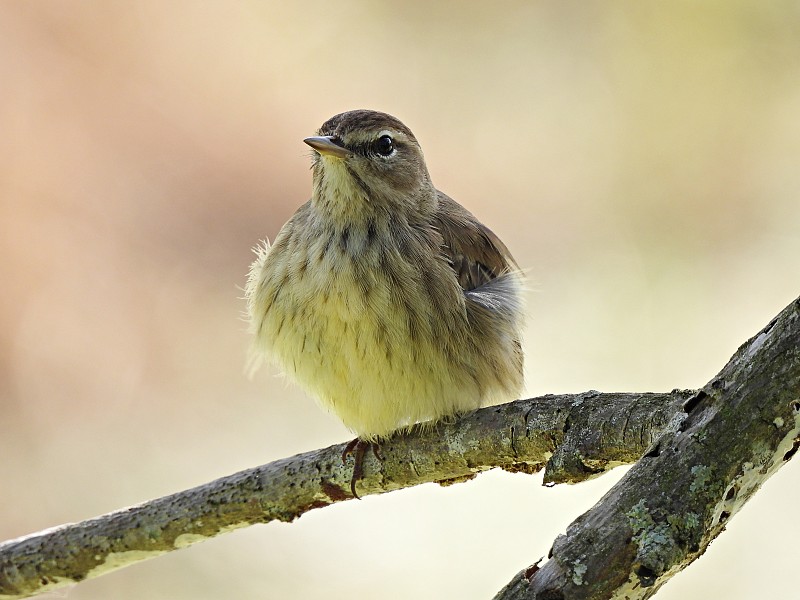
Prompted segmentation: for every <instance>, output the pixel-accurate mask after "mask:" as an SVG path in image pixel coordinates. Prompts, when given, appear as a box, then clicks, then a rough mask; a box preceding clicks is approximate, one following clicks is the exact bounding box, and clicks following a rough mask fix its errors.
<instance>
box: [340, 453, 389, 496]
mask: <svg viewBox="0 0 800 600" xmlns="http://www.w3.org/2000/svg"><path fill="white" fill-rule="evenodd" d="M367 448H371V449H372V453H373V454H374V455H375V458H377V459H378V460H383V456H381V451H380V444H378V442H367V441H365V440H362V439H360V438H356V439H354V440H351V441H350V442H348V444H347V446H345V447H344V450H343V451H342V463H346V462H347V457H348V456H349V455H351V454H352V455H353V476H352V477H351V478H350V491H351V492H352V493H353V498H357V499H358V500H361V497H360V496H359V495H358V494H357V493H356V483H358V481H359V480H360V479H361V478H362V477H363V476H364V454H366V452H367Z"/></svg>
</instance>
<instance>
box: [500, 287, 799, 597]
mask: <svg viewBox="0 0 800 600" xmlns="http://www.w3.org/2000/svg"><path fill="white" fill-rule="evenodd" d="M798 446H800V299H798V300H796V301H795V302H794V303H792V304H791V305H789V306H788V307H787V308H786V309H785V310H783V311H782V312H781V314H780V315H778V317H776V318H775V319H774V320H773V321H772V322H770V323H769V325H767V326H766V327H765V328H764V329H763V330H762V331H761V332H760V333H759V334H758V335H756V336H755V337H753V338H752V339H751V340H749V341H748V342H746V343H745V344H744V345H742V347H741V348H739V350H738V351H737V352H736V354H735V355H734V356H733V358H732V359H731V361H730V362H729V363H728V364H727V365H726V366H725V368H724V369H722V371H721V372H720V373H719V375H717V376H716V377H715V378H714V379H713V380H712V381H711V382H710V383H709V384H708V385H706V386H705V387H704V388H703V389H702V390H700V391H699V392H698V393H697V394H695V395H694V396H693V397H692V398H690V399H689V400H688V401H687V402H686V404H685V405H684V407H683V410H682V411H681V413H680V415H679V416H678V418H676V419H674V420H673V421H672V423H671V424H670V426H669V427H667V428H666V430H665V431H664V432H663V434H662V435H660V436H659V438H658V439H657V440H656V442H655V443H654V444H653V445H652V447H651V448H650V449H649V450H648V451H647V453H646V454H645V455H644V456H643V457H642V459H641V460H640V461H639V462H638V463H637V464H636V465H635V466H634V467H633V468H632V469H631V470H630V471H629V472H628V473H627V474H626V476H625V477H624V478H623V479H622V480H621V481H620V482H619V483H618V484H617V485H616V486H614V488H612V489H611V490H610V491H609V492H608V494H606V496H605V497H604V498H603V499H602V500H601V501H600V502H599V503H598V504H597V505H595V506H594V507H593V508H592V509H591V510H590V511H588V512H587V513H585V514H584V515H582V516H581V517H579V518H578V519H577V520H576V521H575V522H573V523H572V524H571V525H570V526H569V528H568V529H567V533H566V535H564V536H559V538H558V539H556V541H555V543H554V545H553V548H552V550H551V551H550V557H549V558H550V560H548V561H547V562H546V563H545V564H544V565H543V566H541V567H538V566H536V565H534V566H532V567H529V568H528V569H527V570H525V571H523V572H521V573H519V574H518V575H517V576H516V577H515V578H514V579H513V580H512V581H511V583H509V584H508V586H506V588H504V589H503V590H502V591H501V592H500V593H499V594H498V595H497V596H496V600H499V599H503V600H511V599H514V600H519V599H523V598H525V599H533V598H539V599H542V598H548V599H551V600H556V599H569V600H574V599H584V598H586V599H588V598H592V599H606V598H620V599H621V598H625V599H626V600H627V599H630V600H633V599H637V598H649V597H650V596H652V595H653V594H654V593H655V592H656V591H657V590H658V589H659V587H660V586H661V585H663V584H664V583H665V582H666V581H667V580H669V579H670V578H671V577H672V576H673V575H675V574H676V573H678V572H679V571H680V570H682V569H683V568H685V567H686V566H687V565H689V564H690V563H691V562H693V561H694V560H696V559H697V558H698V557H699V556H700V555H702V554H703V552H705V549H706V548H707V547H708V545H709V544H710V543H711V541H712V540H713V539H714V538H715V537H716V536H717V535H719V534H720V533H721V532H722V531H723V529H724V528H725V524H726V522H727V521H728V520H729V519H730V518H731V517H732V516H733V515H734V514H736V512H737V511H738V510H739V509H740V508H741V507H742V505H743V504H744V503H745V502H746V501H747V500H748V499H749V498H750V497H751V496H752V495H753V494H754V493H755V492H756V490H757V489H758V488H759V487H760V486H761V484H762V483H763V482H764V481H765V480H766V479H767V478H768V477H770V476H771V475H772V474H773V473H775V472H776V471H777V470H778V469H779V468H780V467H781V466H783V465H784V464H785V463H786V462H787V461H788V460H789V459H790V458H791V457H792V456H793V455H794V454H795V452H796V451H797V449H798Z"/></svg>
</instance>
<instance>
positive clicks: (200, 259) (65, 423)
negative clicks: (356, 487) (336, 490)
mask: <svg viewBox="0 0 800 600" xmlns="http://www.w3.org/2000/svg"><path fill="white" fill-rule="evenodd" d="M799 56H800V9H798V6H797V4H796V3H794V2H788V1H783V0H781V1H776V2H770V3H752V2H738V1H733V2H731V1H727V2H722V1H711V2H706V3H702V4H697V3H690V2H672V3H659V4H656V3H625V4H614V5H612V4H585V3H580V2H574V1H569V2H549V3H545V2H537V3H530V2H523V1H511V2H504V3H502V5H499V4H492V3H454V2H446V3H436V4H430V3H423V2H410V3H402V4H398V3H393V4H388V3H386V4H385V3H369V2H366V1H363V0H362V1H358V0H338V1H337V2H324V1H320V0H307V1H306V2H303V3H280V2H255V1H250V2H205V3H199V2H189V1H173V2H168V3H165V2H156V1H153V0H148V1H141V2H134V3H129V2H119V1H107V2H102V3H96V2H94V3H90V2H85V1H82V0H77V1H73V2H56V1H34V2H16V3H12V2H6V3H2V4H0V81H2V84H1V85H2V88H1V89H2V91H1V92H0V281H2V282H3V285H2V289H3V292H2V294H0V412H1V413H2V418H1V419H0V454H1V455H2V457H3V460H2V461H0V481H2V482H3V493H2V494H0V539H7V538H11V537H16V536H19V535H22V534H26V533H30V532H32V531H36V530H39V529H43V528H45V527H49V526H52V525H56V524H60V523H64V522H70V521H79V520H82V519H85V518H88V517H92V516H95V515H98V514H101V513H104V512H108V511H111V510H114V509H117V508H121V507H124V506H127V505H130V504H134V503H138V502H141V501H144V500H147V499H150V498H154V497H157V496H161V495H164V494H168V493H171V492H174V491H177V490H181V489H184V488H187V487H190V486H194V485H198V484H201V483H204V482H206V481H209V480H211V479H214V478H216V477H219V476H222V475H225V474H228V473H231V472H234V471H236V470H239V469H243V468H246V467H249V466H253V465H257V464H261V463H264V462H268V461H270V460H274V459H277V458H281V457H284V456H287V455H291V454H294V453H297V452H301V451H306V450H310V449H313V448H318V447H322V446H325V445H329V444H332V443H336V442H341V441H344V440H346V439H349V437H350V434H349V433H348V432H347V431H346V430H345V429H344V428H343V427H342V426H341V425H340V424H339V423H338V422H337V421H336V420H335V419H334V418H332V417H330V416H328V415H326V414H325V413H323V412H322V411H320V410H319V409H318V408H317V407H316V406H315V405H314V403H313V401H312V400H310V399H308V398H306V397H305V396H304V395H303V394H302V393H301V392H299V391H298V390H297V389H295V388H293V387H289V386H287V385H286V384H284V382H283V380H282V379H280V378H279V377H277V372H275V371H274V370H273V371H269V370H264V371H262V372H260V373H259V374H258V375H257V376H256V377H255V379H254V380H252V381H250V380H248V379H247V378H246V377H245V376H244V360H245V352H246V348H247V345H248V341H249V340H248V337H247V335H246V333H245V324H244V322H243V321H242V319H241V312H242V311H243V309H244V304H243V302H242V301H241V299H240V296H241V290H240V287H241V286H242V285H243V284H244V280H245V275H246V272H247V269H248V265H249V263H250V261H251V260H252V258H253V255H252V254H251V250H250V249H251V247H253V246H254V245H255V244H256V243H257V242H258V241H259V240H260V239H262V238H264V237H274V235H275V234H276V232H277V231H278V229H279V228H280V226H281V225H282V224H283V223H284V221H285V220H286V219H287V218H288V217H289V216H290V215H291V214H292V212H294V210H296V208H297V207H298V206H299V205H300V204H301V203H303V202H304V201H305V200H306V199H307V198H308V195H309V193H310V173H309V170H308V167H309V159H308V149H307V148H306V147H305V146H304V144H303V143H302V139H303V138H304V137H306V136H308V135H311V134H313V133H314V130H315V129H316V128H317V127H318V126H319V125H320V124H321V123H322V122H323V121H324V120H325V119H327V118H328V117H330V116H332V115H333V114H335V113H338V112H341V111H344V110H348V109H352V108H374V109H378V110H383V111H386V112H390V113H392V114H395V115H396V116H398V117H399V118H400V119H402V120H403V121H404V122H405V123H406V124H407V125H409V126H410V127H411V128H412V130H413V131H414V132H415V133H416V135H417V137H418V138H419V140H420V142H421V144H422V146H423V148H424V150H425V152H426V157H427V161H428V167H429V170H430V172H431V174H432V176H433V179H434V182H435V183H436V184H437V186H438V187H439V188H440V189H442V190H443V191H445V192H447V193H448V194H450V195H452V196H453V197H455V198H456V199H458V200H459V201H460V202H461V203H462V204H464V205H465V206H467V207H468V208H469V209H470V210H472V211H473V212H474V213H475V214H476V215H477V216H478V217H479V218H481V219H482V220H483V221H485V222H486V223H487V224H489V225H490V226H491V227H492V228H493V229H494V230H495V231H496V232H497V233H498V234H500V235H501V236H502V237H503V239H504V240H505V241H506V242H507V244H508V245H509V247H510V248H511V249H512V251H513V252H514V254H515V255H516V257H517V259H518V260H519V262H520V263H521V264H522V265H524V266H525V267H527V268H528V269H529V273H530V282H531V291H530V294H529V299H528V305H529V312H530V320H529V326H528V331H527V338H526V350H527V356H528V359H527V360H528V368H527V375H528V381H529V383H528V393H529V394H536V395H538V394H544V393H548V392H553V393H556V392H566V391H569V392H579V391H585V390H587V389H599V390H605V391H612V390H625V391H656V390H657V391H662V390H670V389H672V388H678V387H680V388H691V387H698V386H701V385H703V384H704V383H705V382H706V381H708V380H709V379H710V378H711V377H712V376H713V375H714V374H715V373H716V372H717V371H718V370H719V369H720V368H721V367H722V366H723V365H724V364H725V362H726V361H727V360H728V358H729V357H730V356H731V355H732V354H733V352H734V351H735V350H736V348H737V347H738V346H739V345H740V344H741V343H742V342H744V341H745V340H746V339H747V338H748V337H750V336H751V335H753V334H754V333H756V332H757V331H758V330H759V329H760V328H761V327H763V326H764V325H765V324H766V323H767V322H768V321H769V320H770V319H771V318H772V317H773V316H774V315H775V314H777V313H778V311H779V310H781V309H782V308H783V307H784V306H785V305H786V304H788V303H789V302H790V301H792V300H793V299H794V298H795V297H797V296H798V295H799V294H800V168H799V165H800V60H798V57H799ZM796 462H797V461H796V460H795V461H792V463H790V464H789V465H788V466H787V467H786V468H785V469H783V470H782V471H781V472H780V473H779V474H778V475H777V476H776V477H775V478H773V479H772V480H770V482H769V483H768V484H767V486H765V488H764V489H763V490H762V492H761V493H759V494H758V495H757V496H756V498H755V499H754V500H753V501H752V502H751V503H750V504H748V505H747V506H746V507H745V509H744V510H743V511H742V512H741V513H740V514H739V515H737V516H736V517H735V518H734V519H733V520H732V521H731V523H730V526H729V527H728V531H727V532H726V533H725V534H723V535H722V536H721V537H720V538H719V539H718V540H717V541H716V542H715V543H714V544H713V546H712V547H711V548H710V550H709V551H708V552H707V553H706V555H705V556H704V557H702V558H701V559H700V561H699V562H698V563H696V564H695V565H694V566H693V567H692V568H690V569H689V570H687V571H686V572H684V573H682V574H681V575H679V576H678V577H677V578H675V579H674V580H673V581H672V582H670V583H669V584H667V585H666V586H665V587H664V588H663V589H662V590H661V592H659V595H658V597H659V598H660V599H662V600H669V599H673V600H676V599H693V598H707V597H710V596H712V597H724V598H727V599H728V600H738V599H745V598H747V599H749V598H753V597H789V596H791V595H792V594H793V593H794V584H793V580H792V578H790V577H786V575H785V574H786V573H787V572H792V569H794V562H795V560H794V559H795V558H796V551H795V548H794V544H793V540H794V539H796V538H797V537H798V535H800V530H799V529H798V527H797V525H796V524H794V521H793V520H792V518H791V516H792V515H793V514H794V510H795V500H794V499H795V498H796V496H797V494H798V492H799V491H800V477H799V476H798V474H799V473H800V471H798V466H797V464H795V463H796ZM622 471H623V470H622V469H618V470H617V471H615V472H614V473H612V474H611V475H608V476H605V477H603V478H601V479H599V480H597V481H593V482H589V483H586V484H581V485H578V486H574V487H566V486H559V487H556V488H553V489H545V488H542V487H541V476H536V477H531V476H525V475H510V474H507V473H494V472H492V473H488V474H484V475H482V476H480V477H479V478H478V479H477V480H475V481H473V482H470V483H468V484H464V485H458V486H453V487H450V488H446V489H445V488H439V487H437V486H434V485H430V486H422V487H420V488H416V489H412V490H405V491H402V492H399V493H393V494H388V495H385V496H383V497H379V498H368V499H366V500H364V501H363V502H358V503H356V502H350V503H346V504H344V505H340V506H335V507H332V508H329V509H326V510H318V511H313V512H312V513H310V514H308V515H306V516H304V517H302V518H301V519H300V520H299V521H297V522H295V523H293V524H291V525H284V524H271V525H267V526H262V527H252V528H249V529H247V530H243V531H237V532H235V533H233V534H229V535H226V536H223V537H221V538H218V539H216V540H213V541H209V542H206V543H204V544H201V545H199V546H195V547H192V548H190V549H188V550H183V551H180V552H176V553H173V554H171V555H168V556H164V557H161V558H157V559H155V560H151V561H148V562H146V563H142V564H139V565H137V566H134V567H131V568H128V569H124V570H122V571H119V572H116V573H113V574H110V575H107V576H104V577H102V578H100V579H97V580H93V581H88V582H86V583H83V584H81V585H78V586H76V587H74V588H72V589H70V590H69V591H68V592H65V593H61V594H54V596H55V597H59V598H63V597H65V596H67V597H69V598H72V599H75V600H77V599H80V600H85V599H100V598H110V597H113V598H116V599H121V600H126V599H134V598H148V599H156V600H157V599H168V598H169V599H181V598H194V599H200V598H203V599H206V598H208V599H210V598H220V597H226V598H240V599H249V598H253V599H255V598H259V599H265V598H266V599H269V598H286V597H299V598H303V597H319V596H323V595H324V596H325V597H326V598H327V599H328V600H334V599H339V598H342V599H344V598H352V597H353V596H354V595H357V596H362V597H380V598H388V599H394V598H408V597H418V598H443V597H458V598H469V599H472V598H474V599H482V598H491V597H492V596H493V595H494V593H495V592H496V591H497V590H499V589H500V588H501V587H502V586H503V585H504V584H505V583H506V582H507V581H508V580H509V579H510V578H511V577H512V576H513V575H514V574H515V573H516V572H517V571H519V570H520V569H522V568H525V567H526V566H527V565H529V564H530V563H532V562H534V561H535V560H536V559H537V558H538V557H539V556H542V555H545V554H546V553H547V551H548V549H549V547H550V544H551V543H552V541H553V539H554V537H555V536H556V535H557V534H558V533H560V532H562V531H563V530H564V529H565V528H566V526H567V525H568V524H569V522H571V521H572V520H573V519H574V518H575V517H577V516H578V515H579V514H580V513H581V512H583V511H584V510H586V509H587V508H589V507H590V506H591V505H592V504H594V502H596V501H597V499H598V498H599V497H600V495H601V494H602V493H603V492H604V491H605V490H606V489H608V487H609V486H611V485H612V484H613V483H614V482H615V481H616V480H617V479H618V478H619V477H620V476H621V475H622ZM754 573H756V574H757V576H754V575H753V574H754Z"/></svg>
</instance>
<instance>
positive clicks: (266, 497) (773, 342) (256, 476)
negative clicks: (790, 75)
mask: <svg viewBox="0 0 800 600" xmlns="http://www.w3.org/2000/svg"><path fill="white" fill-rule="evenodd" d="M799 314H800V300H798V301H795V302H794V303H793V304H792V305H790V306H789V307H787V308H786V309H785V310H784V311H783V312H782V313H781V314H780V315H779V316H778V317H776V318H775V319H774V320H773V321H772V322H771V323H770V324H769V325H768V326H767V327H766V328H765V329H764V330H763V331H762V332H761V333H759V334H758V335H757V336H756V337H754V338H753V339H752V340H750V341H749V342H747V343H746V344H744V345H743V346H742V347H741V348H740V349H739V351H738V352H737V353H736V355H735V356H734V357H733V359H731V361H730V363H729V364H728V365H727V366H726V367H725V368H724V369H723V370H722V371H721V372H720V374H719V375H718V376H717V377H716V378H715V379H714V380H713V381H712V382H711V383H709V384H708V385H707V386H705V387H704V388H703V389H702V390H699V391H680V390H675V391H673V392H671V393H665V394H653V393H644V394H604V393H600V392H594V391H592V392H587V393H584V394H571V395H559V396H544V397H540V398H533V399H529V400H519V401H516V402H511V403H509V404H505V405H501V406H495V407H489V408H484V409H481V410H479V411H476V412H475V413H473V414H471V415H469V416H467V417H464V418H462V419H459V420H458V421H455V422H453V423H448V424H440V425H438V426H437V427H434V428H429V429H421V428H415V429H414V430H412V431H411V432H409V433H408V434H404V435H397V436H395V437H393V438H392V439H390V440H389V441H388V442H385V443H384V444H383V445H382V447H381V458H380V460H379V459H378V458H377V457H375V456H373V455H372V453H367V455H366V457H365V464H364V477H363V479H362V480H360V481H359V484H358V493H359V495H360V496H365V495H368V494H380V493H384V492H389V491H392V490H396V489H401V488H405V487H410V486H414V485H418V484H421V483H428V482H438V483H441V484H442V485H449V484H452V483H457V482H460V481H466V480H468V479H471V478H473V477H475V476H476V474H477V473H479V472H481V471H485V470H488V469H492V468H495V467H500V468H502V469H505V470H508V471H515V472H519V471H523V472H529V473H533V472H536V471H538V470H540V469H542V468H544V469H545V476H544V478H545V482H546V483H561V482H578V481H582V480H585V479H588V478H590V477H593V476H597V475H599V474H601V473H603V472H605V471H607V470H608V469H610V468H612V467H614V466H616V465H620V464H626V463H633V462H636V461H637V460H639V458H640V457H641V456H642V454H643V453H645V456H644V457H642V460H639V462H638V463H637V465H636V466H635V467H634V468H633V469H632V470H631V471H630V472H629V473H628V474H627V475H626V477H625V478H624V479H623V480H622V481H620V483H619V484H618V485H617V486H615V487H614V488H613V489H612V490H611V492H609V494H607V495H606V497H605V498H603V499H602V500H601V501H600V502H599V503H598V505H597V506H595V508H593V509H592V510H591V511H589V512H588V513H586V514H585V515H583V516H582V517H580V518H579V519H578V520H576V521H575V522H574V523H573V524H572V525H571V526H570V527H569V529H568V531H567V535H566V536H561V537H559V538H558V539H557V540H556V542H555V544H554V547H553V551H552V558H551V559H550V560H549V561H548V562H546V563H545V564H544V565H543V566H541V567H538V566H536V567H529V568H528V569H526V570H525V571H522V572H521V573H520V574H519V575H517V576H516V577H515V578H514V580H513V581H512V582H511V583H509V585H508V586H507V587H506V588H505V589H504V590H502V591H501V592H500V594H499V595H498V598H515V599H516V598H537V597H538V598H545V597H546V598H565V599H566V598H612V597H630V598H634V597H636V598H638V597H642V598H645V597H648V596H649V595H651V594H652V593H653V592H654V591H655V590H656V589H658V587H659V586H660V585H661V584H663V582H664V581H666V580H667V579H668V578H669V577H670V576H671V575H673V574H674V573H675V572H677V571H678V570H680V569H681V568H683V567H684V566H686V565H687V564H689V563H690V562H691V561H692V560H694V559H695V558H696V557H697V556H699V555H700V554H702V552H703V551H704V550H705V548H706V547H707V545H708V543H709V542H710V540H711V539H713V537H715V536H716V535H718V534H719V533H720V531H721V530H722V527H723V524H724V522H725V521H726V520H727V519H729V518H730V517H731V516H732V515H733V514H734V513H735V512H736V510H738V508H739V507H740V506H741V505H742V504H743V503H744V501H745V500H747V498H749V497H750V496H751V495H752V494H753V493H754V492H755V490H756V489H757V488H758V486H759V485H760V484H761V483H762V482H763V481H764V480H765V479H766V478H767V477H769V476H770V475H771V474H772V473H773V472H774V471H775V470H777V468H779V467H780V466H781V465H782V464H783V463H784V462H785V461H787V460H788V459H789V458H790V457H791V456H792V454H793V453H794V451H795V450H796V448H797V446H798V444H800V441H798V440H800V438H799V437H798V431H800V428H799V427H798V412H800V324H799V322H800V317H799V316H798V315H799ZM343 449H344V444H340V445H336V446H331V447H329V448H325V449H322V450H316V451H313V452H307V453H304V454H299V455H297V456H293V457H291V458H286V459H282V460H278V461H275V462H273V463H269V464H267V465H263V466H260V467H256V468H253V469H248V470H246V471H242V472H240V473H236V474H233V475H229V476H227V477H223V478H221V479H218V480H216V481H213V482H211V483H208V484H205V485H201V486H199V487H196V488H193V489H190V490H186V491H183V492H178V493H176V494H173V495H170V496H166V497H163V498H159V499H156V500H152V501H149V502H145V503H143V504H140V505H137V506H133V507H130V508H126V509H122V510H119V511H116V512H113V513H109V514H107V515H103V516H100V517H97V518H94V519H90V520H88V521H83V522H81V523H73V524H68V525H62V526H59V527H55V528H52V529H48V530H45V531H42V532H39V533H35V534H32V535H29V536H25V537H23V538H18V539H15V540H10V541H7V542H4V543H2V544H0V600H2V599H5V598H24V597H27V596H31V595H34V594H37V593H41V592H44V591H47V590H52V589H55V588H57V587H62V586H65V585H71V584H74V583H76V582H79V581H82V580H84V579H87V578H92V577H97V576H98V575H101V574H103V573H106V572H109V571H111V570H114V569H118V568H121V567H124V566H127V565H129V564H133V563H134V562H138V561H141V560H144V559H147V558H151V557H154V556H158V555H160V554H164V553H166V552H170V551H172V550H176V549H179V548H184V547H186V546H189V545H192V544H194V543H197V542H200V541H203V540H205V539H208V538H211V537H214V536H217V535H219V534H221V533H225V532H227V531H232V530H233V529H238V528H241V527H246V526H248V525H253V524H256V523H267V522H269V521H272V520H276V519H277V520H280V521H292V520H294V519H296V518H297V517H299V516H300V515H302V514H303V513H305V512H307V511H309V510H311V509H314V508H322V507H324V506H327V505H329V504H333V503H335V502H340V501H344V500H350V499H352V496H351V494H350V491H349V484H350V477H351V474H352V463H351V462H348V463H347V464H343V463H342V459H341V454H342V450H343ZM626 595H627V596H626Z"/></svg>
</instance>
